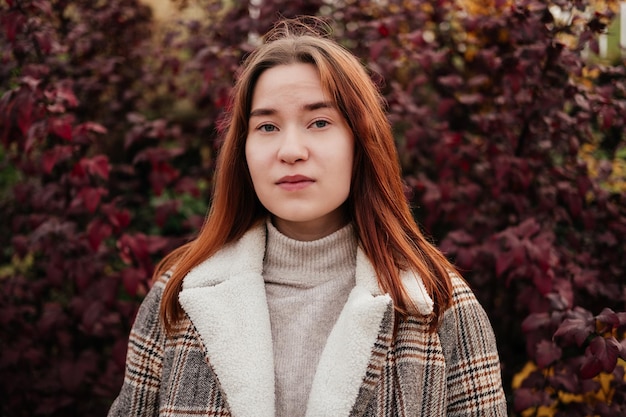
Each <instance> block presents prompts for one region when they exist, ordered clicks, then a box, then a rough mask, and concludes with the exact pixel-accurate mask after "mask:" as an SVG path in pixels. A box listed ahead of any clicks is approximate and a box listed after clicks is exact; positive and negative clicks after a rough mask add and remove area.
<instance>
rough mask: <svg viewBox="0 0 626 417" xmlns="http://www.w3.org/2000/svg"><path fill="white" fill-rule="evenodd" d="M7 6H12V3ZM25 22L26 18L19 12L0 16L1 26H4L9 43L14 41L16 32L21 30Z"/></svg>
mask: <svg viewBox="0 0 626 417" xmlns="http://www.w3.org/2000/svg"><path fill="white" fill-rule="evenodd" d="M9 6H10V7H12V6H13V1H11V2H10V3H9ZM25 21H26V16H24V15H23V14H22V13H20V12H11V13H8V14H6V15H5V16H2V24H3V25H4V29H5V31H6V34H7V39H8V40H9V42H13V41H15V35H16V33H17V32H18V31H20V30H22V26H23V25H24V22H25Z"/></svg>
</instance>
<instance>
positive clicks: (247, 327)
mask: <svg viewBox="0 0 626 417" xmlns="http://www.w3.org/2000/svg"><path fill="white" fill-rule="evenodd" d="M264 248H265V227H264V226H259V227H255V228H253V229H251V230H250V231H249V232H248V233H246V234H245V235H244V236H243V237H242V238H241V239H240V240H239V241H238V242H236V243H234V244H231V245H228V246H226V247H225V248H223V249H222V250H221V251H219V252H218V253H217V254H215V255H214V256H212V257H211V258H209V259H208V260H206V261H205V262H204V263H202V264H201V265H199V266H198V267H196V268H195V269H194V270H192V271H191V272H190V273H189V274H188V275H187V276H186V277H185V280H184V283H183V290H182V291H181V293H180V296H179V300H180V303H181V306H182V307H183V309H184V310H185V312H186V318H185V319H184V320H183V321H181V322H180V323H179V324H178V325H177V327H176V331H175V332H173V334H170V335H166V334H165V332H164V330H163V327H162V324H161V322H160V320H159V317H158V310H159V304H160V302H161V295H162V292H163V288H164V286H165V283H166V281H167V277H166V276H165V277H163V278H161V279H160V280H158V281H157V282H156V283H155V284H154V286H153V287H152V289H151V290H150V292H149V293H148V295H147V296H146V298H145V300H144V301H143V303H142V305H141V307H140V310H139V313H138V315H137V318H136V320H135V324H134V326H133V329H132V332H131V335H130V341H129V345H128V354H127V360H126V375H125V380H124V384H123V386H122V389H121V392H120V394H119V396H118V398H117V399H116V400H115V402H114V403H113V405H112V407H111V409H110V411H109V416H110V417H113V416H120V417H121V416H125V417H128V416H146V417H147V416H161V417H186V416H221V417H228V416H233V417H274V416H275V411H274V366H273V353H272V340H271V328H270V321H269V313H268V308H267V301H266V298H265V287H264V282H263V277H262V272H263V271H262V268H263V256H264V253H265V250H264ZM403 280H404V283H405V285H406V286H407V288H408V291H409V293H410V295H411V297H413V299H414V301H415V304H416V306H417V307H418V309H419V314H415V315H414V316H413V317H411V318H410V319H409V320H407V321H406V322H404V323H402V324H401V325H400V326H399V328H398V331H397V333H396V335H395V337H394V334H393V322H394V310H393V303H392V301H391V298H390V297H389V295H387V294H381V293H380V290H379V289H378V285H377V282H376V276H375V273H374V270H373V267H372V265H371V264H370V263H369V261H368V260H367V258H366V257H365V256H364V254H363V253H362V252H360V251H359V253H358V255H357V268H356V286H355V288H354V289H353V290H352V293H351V294H350V297H349V299H348V301H347V302H346V305H345V306H344V308H343V311H342V313H341V315H340V317H339V319H338V320H337V323H336V324H335V326H334V328H333V330H332V332H331V334H330V336H329V338H328V341H327V343H326V346H325V348H324V351H323V353H322V356H321V358H320V361H319V365H318V368H317V371H316V374H315V377H314V380H313V386H312V388H311V392H310V396H309V400H308V404H307V407H306V413H305V415H306V417H348V416H362V417H374V416H376V417H392V416H394V417H395V416H406V417H417V416H423V417H433V416H482V417H487V416H506V402H505V398H504V393H503V390H502V383H501V378H500V363H499V359H498V353H497V351H496V345H495V340H494V335H493V331H492V329H491V326H490V324H489V321H488V319H487V316H486V314H485V312H484V310H483V309H482V308H481V307H480V305H479V304H478V302H477V301H476V298H475V297H474V295H473V294H472V292H471V290H470V289H469V288H468V287H467V285H466V284H465V283H464V281H462V280H461V279H460V278H458V277H453V284H454V295H453V304H452V306H451V307H450V308H449V309H448V310H447V311H446V312H445V315H444V317H443V320H442V322H441V324H440V327H439V329H438V331H437V332H434V333H429V332H428V331H427V329H428V323H429V316H428V313H429V312H432V300H431V299H430V297H429V296H428V295H427V294H426V292H425V291H423V285H422V284H421V280H420V279H419V278H417V277H415V276H414V275H412V274H405V276H404V277H403ZM411 283H412V284H411ZM416 283H417V284H416ZM281 417H291V416H281Z"/></svg>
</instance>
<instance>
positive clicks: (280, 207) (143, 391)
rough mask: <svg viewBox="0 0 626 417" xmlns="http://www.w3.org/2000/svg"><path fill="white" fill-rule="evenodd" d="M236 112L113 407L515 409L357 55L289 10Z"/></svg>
mask: <svg viewBox="0 0 626 417" xmlns="http://www.w3.org/2000/svg"><path fill="white" fill-rule="evenodd" d="M228 126H229V127H228V130H227V132H226V137H225V141H224V144H223V147H222V149H221V152H220V155H219V160H218V166H217V171H216V177H215V189H214V195H213V202H212V205H211V209H210V211H209V214H208V217H207V220H206V222H205V224H204V226H203V227H202V229H201V231H200V233H199V235H198V237H197V238H196V239H195V240H194V241H192V242H191V243H189V244H187V245H185V246H183V247H181V248H179V249H178V250H176V251H174V252H173V253H172V254H171V255H169V256H168V257H166V258H165V260H164V262H163V263H162V265H161V267H160V269H159V271H157V276H158V279H157V280H156V282H155V284H154V286H153V287H152V289H151V291H150V292H149V294H148V295H147V297H146V298H145V300H144V302H143V304H142V306H141V308H140V310H139V313H138V316H137V318H136V322H135V324H134V326H133V330H132V332H131V335H130V343H129V347H128V356H127V364H126V377H125V381H124V385H123V387H122V390H121V392H120V394H119V397H118V398H117V399H116V401H115V402H114V404H113V406H112V408H111V410H110V412H109V416H180V417H182V416H234V417H274V416H279V417H305V416H306V417H318V416H319V417H321V416H327V417H343V416H345V417H348V416H372V417H373V416H429V417H433V416H505V415H506V404H505V398H504V394H503V391H502V386H501V379H500V364H499V360H498V354H497V351H496V345H495V341H494V335H493V332H492V329H491V326H490V324H489V321H488V319H487V317H486V315H485V312H484V310H483V309H482V308H481V307H480V305H479V304H478V302H477V301H476V299H475V297H474V295H473V294H472V292H471V291H470V289H469V288H468V286H467V285H466V284H465V282H464V281H463V280H462V279H461V278H460V277H459V276H458V275H457V274H456V273H455V271H454V268H453V266H452V265H451V264H450V263H449V262H448V261H447V260H446V258H445V257H444V256H443V255H442V254H441V253H440V252H439V251H438V250H437V249H436V248H435V247H433V246H432V245H431V244H429V243H428V241H427V240H426V239H425V238H424V236H423V235H422V234H421V233H420V231H419V229H418V226H417V225H416V224H415V222H414V220H413V218H412V215H411V211H410V209H409V206H408V204H407V202H406V200H405V198H404V194H403V189H402V182H401V174H400V168H399V164H398V158H397V155H396V150H395V147H394V142H393V137H392V132H391V128H390V125H389V123H388V121H387V119H386V116H385V114H384V111H383V105H382V100H381V97H380V95H379V93H378V91H377V90H376V88H375V86H374V85H373V83H372V82H371V81H370V78H369V77H368V74H367V73H366V71H365V70H364V68H363V67H362V66H361V65H360V64H359V61H358V60H357V59H356V58H355V57H354V56H352V55H351V54H350V53H349V52H347V51H346V50H344V49H343V48H342V47H340V46H339V45H338V44H336V43H334V42H333V41H331V40H329V39H327V38H325V37H323V36H319V35H317V34H316V33H315V31H314V30H312V29H310V28H307V27H306V26H304V25H302V24H299V23H297V22H283V23H282V24H280V25H279V26H277V28H276V29H274V30H273V31H272V32H271V33H270V34H269V35H268V36H267V37H266V41H265V43H264V44H263V45H262V46H260V47H259V48H258V49H257V50H256V51H255V52H254V53H252V54H251V55H250V56H249V58H248V59H247V60H246V62H245V63H244V66H243V71H242V73H241V74H240V76H239V78H238V81H237V83H236V85H235V88H234V91H233V104H232V109H231V112H230V120H229V125H228ZM166 271H167V272H166ZM163 272H166V273H164V274H163Z"/></svg>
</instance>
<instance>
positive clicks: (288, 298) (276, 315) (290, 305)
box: [263, 221, 357, 417]
mask: <svg viewBox="0 0 626 417" xmlns="http://www.w3.org/2000/svg"><path fill="white" fill-rule="evenodd" d="M356 252H357V239H356V236H355V233H354V228H353V226H352V224H348V225H347V226H345V227H343V228H342V229H340V230H338V231H336V232H335V233H332V234H330V235H329V236H326V237H324V238H322V239H319V240H315V241H311V242H302V241H298V240H294V239H291V238H288V237H287V236H285V235H283V234H282V233H280V232H279V231H278V230H277V229H276V228H275V227H274V226H273V225H272V223H271V222H270V221H268V222H267V245H266V253H265V259H264V261H263V277H264V279H265V289H266V292H267V303H268V307H269V312H270V321H271V325H272V339H273V344H274V366H275V381H276V387H275V388H276V416H277V417H302V416H304V414H305V412H306V404H307V400H308V397H309V391H310V390H311V385H312V382H313V376H314V375H315V369H316V367H317V363H318V361H319V358H320V355H321V354H322V350H323V349H324V345H325V344H326V339H327V338H328V335H329V333H330V331H331V329H332V327H333V325H334V324H335V322H336V321H337V318H338V317H339V313H341V310H342V308H343V306H344V304H345V303H346V300H347V299H348V295H349V294H350V291H351V290H352V288H354V285H355V278H354V276H355V268H356Z"/></svg>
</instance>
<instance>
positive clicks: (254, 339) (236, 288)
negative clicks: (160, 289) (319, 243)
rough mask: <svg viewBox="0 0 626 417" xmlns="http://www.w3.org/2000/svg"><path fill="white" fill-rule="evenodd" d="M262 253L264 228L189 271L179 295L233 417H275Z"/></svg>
mask: <svg viewBox="0 0 626 417" xmlns="http://www.w3.org/2000/svg"><path fill="white" fill-rule="evenodd" d="M264 247H265V228H264V226H263V225H261V226H257V227H254V228H253V229H251V230H250V231H249V232H248V233H246V234H245V235H244V236H243V237H242V238H241V239H240V240H239V241H237V242H235V243H233V244H231V245H228V246H226V247H224V248H223V249H222V250H220V251H219V252H218V253H216V254H215V255H214V256H212V257H211V258H209V259H208V260H206V261H205V262H203V263H202V264H200V265H198V266H197V267H196V268H194V269H193V270H192V271H190V272H189V274H188V275H187V276H186V277H185V280H184V282H183V290H182V291H181V292H180V295H179V300H180V303H181V306H182V307H183V309H184V310H185V312H186V313H187V315H188V316H189V319H190V320H191V321H192V323H193V324H194V326H195V327H196V329H197V330H198V333H199V334H200V336H201V338H202V342H203V344H204V346H205V349H206V353H207V355H208V358H209V361H210V365H211V366H212V367H213V369H214V371H215V373H216V375H217V378H218V380H219V382H220V386H221V387H222V389H223V391H224V394H225V397H226V401H227V402H228V405H229V408H230V409H231V411H232V415H233V416H234V417H274V361H273V353H272V333H271V328H270V320H269V312H268V307H267V300H266V295H265V284H264V282H263V276H262V272H263V256H264V252H265V251H264V250H263V249H262V248H264Z"/></svg>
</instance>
